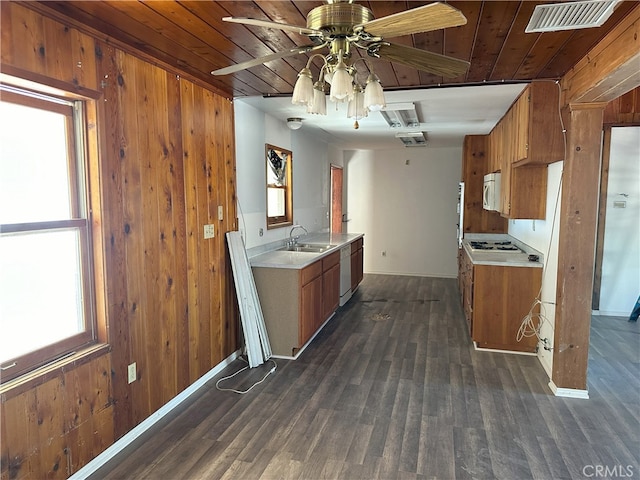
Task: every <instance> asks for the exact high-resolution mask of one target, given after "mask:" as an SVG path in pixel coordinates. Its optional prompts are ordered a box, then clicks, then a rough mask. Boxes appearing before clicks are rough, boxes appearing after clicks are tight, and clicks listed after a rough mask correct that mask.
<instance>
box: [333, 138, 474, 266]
mask: <svg viewBox="0 0 640 480" xmlns="http://www.w3.org/2000/svg"><path fill="white" fill-rule="evenodd" d="M407 162H408V164H407ZM461 168H462V146H460V147H459V148H428V147H427V148H405V147H400V148H398V149H393V150H375V151H372V150H357V151H347V152H345V185H346V186H347V187H346V188H347V191H348V201H347V203H346V204H345V205H344V206H343V211H344V212H345V213H346V214H347V217H348V218H349V222H348V223H347V231H348V232H349V233H356V232H357V233H364V234H365V249H364V251H365V257H364V270H365V272H366V273H383V274H399V275H418V276H431V277H456V276H457V272H458V266H457V254H458V249H457V243H456V222H457V214H456V202H457V198H458V183H459V181H460V175H461ZM383 252H384V253H385V255H383Z"/></svg>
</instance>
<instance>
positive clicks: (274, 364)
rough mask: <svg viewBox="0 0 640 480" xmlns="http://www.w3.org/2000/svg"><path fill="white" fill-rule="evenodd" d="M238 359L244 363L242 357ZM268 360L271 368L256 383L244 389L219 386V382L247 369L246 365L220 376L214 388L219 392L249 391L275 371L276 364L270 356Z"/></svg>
mask: <svg viewBox="0 0 640 480" xmlns="http://www.w3.org/2000/svg"><path fill="white" fill-rule="evenodd" d="M240 360H242V361H243V362H245V363H246V360H245V359H244V358H242V357H240ZM269 361H270V362H271V363H273V367H271V370H269V371H268V372H267V373H265V375H264V377H262V379H261V380H258V381H257V382H256V383H254V384H253V385H251V386H250V387H249V388H247V389H246V390H236V389H235V388H222V387H220V382H223V381H225V380H229V379H230V378H233V377H235V376H236V375H238V374H239V373H241V372H244V371H245V370H247V369H248V368H249V365H247V366H245V367H242V368H241V369H240V370H238V371H237V372H235V373H232V374H231V375H228V376H226V377H222V378H220V379H218V381H217V382H216V388H217V389H218V390H219V391H221V392H233V393H237V394H239V395H244V394H245V393H248V392H250V391H251V390H252V389H253V388H254V387H256V386H258V385H260V384H261V383H262V382H264V381H265V380H266V379H267V377H268V376H269V375H271V374H272V373H275V371H276V369H277V368H278V364H277V363H276V362H275V360H273V359H272V358H270V359H269Z"/></svg>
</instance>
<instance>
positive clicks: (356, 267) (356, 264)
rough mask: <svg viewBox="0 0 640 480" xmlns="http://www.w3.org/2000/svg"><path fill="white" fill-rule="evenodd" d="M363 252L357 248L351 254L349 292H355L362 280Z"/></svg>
mask: <svg viewBox="0 0 640 480" xmlns="http://www.w3.org/2000/svg"><path fill="white" fill-rule="evenodd" d="M363 260H364V250H363V249H362V248H359V249H358V250H356V251H354V252H353V253H352V254H351V290H355V289H356V287H357V286H358V285H360V282H361V281H362V278H363V276H364V275H363V271H362V267H363Z"/></svg>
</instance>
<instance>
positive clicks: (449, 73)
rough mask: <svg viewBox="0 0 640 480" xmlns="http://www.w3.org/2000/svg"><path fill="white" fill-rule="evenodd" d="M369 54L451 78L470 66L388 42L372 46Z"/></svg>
mask: <svg viewBox="0 0 640 480" xmlns="http://www.w3.org/2000/svg"><path fill="white" fill-rule="evenodd" d="M368 52H369V55H371V56H373V57H380V58H383V59H385V60H389V61H391V62H397V63H402V64H403V65H407V66H408V67H413V68H417V69H418V70H422V71H425V72H429V73H433V74H435V75H440V76H443V77H449V78H453V77H458V76H460V75H462V74H463V73H465V72H466V71H467V69H468V68H469V65H470V63H469V62H467V61H465V60H458V59H457V58H453V57H447V56H446V55H440V54H438V53H433V52H428V51H426V50H420V49H418V48H413V47H405V46H404V45H396V44H393V43H387V42H384V43H379V44H375V45H372V46H371V47H369V49H368Z"/></svg>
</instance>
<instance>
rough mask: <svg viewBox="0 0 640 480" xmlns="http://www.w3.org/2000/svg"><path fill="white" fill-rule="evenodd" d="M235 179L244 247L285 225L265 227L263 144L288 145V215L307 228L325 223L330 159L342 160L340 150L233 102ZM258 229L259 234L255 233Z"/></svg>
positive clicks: (270, 237) (274, 236) (280, 236)
mask: <svg viewBox="0 0 640 480" xmlns="http://www.w3.org/2000/svg"><path fill="white" fill-rule="evenodd" d="M234 110H235V132H236V179H237V193H238V204H239V206H240V208H239V210H238V216H239V228H240V230H241V231H242V233H243V236H244V238H245V246H246V248H252V247H256V246H260V245H265V244H267V243H270V242H274V241H278V240H284V239H285V238H286V237H287V236H288V235H289V231H290V228H289V227H282V228H276V229H272V230H267V220H266V164H265V143H269V144H272V145H275V146H278V147H281V148H285V149H287V150H291V152H292V155H293V159H292V168H293V218H294V222H295V223H299V224H301V225H303V226H304V227H305V228H306V229H307V230H308V231H309V232H315V231H321V230H323V229H328V228H329V209H330V192H331V184H330V163H334V164H342V161H343V160H342V159H343V155H342V151H341V150H340V149H337V148H334V147H332V148H329V146H328V145H329V144H328V143H327V141H326V140H325V139H323V138H322V137H320V136H318V135H314V134H313V133H311V132H309V131H306V130H305V128H304V126H303V127H302V128H301V129H299V130H290V129H289V128H288V127H287V126H286V124H285V123H284V122H282V121H281V120H278V119H276V118H275V117H273V116H271V115H268V114H265V113H264V112H262V111H260V110H258V109H256V108H254V107H252V106H250V105H248V104H246V103H244V102H242V101H241V100H235V101H234ZM260 229H262V236H260Z"/></svg>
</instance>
